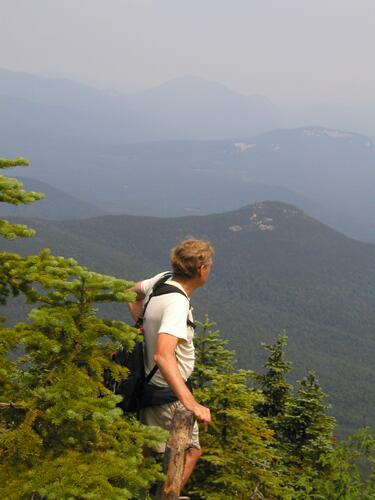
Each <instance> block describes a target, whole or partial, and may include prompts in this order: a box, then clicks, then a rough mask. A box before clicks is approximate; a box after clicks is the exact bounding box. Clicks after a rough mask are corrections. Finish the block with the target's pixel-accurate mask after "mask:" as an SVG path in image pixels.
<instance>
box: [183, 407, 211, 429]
mask: <svg viewBox="0 0 375 500" xmlns="http://www.w3.org/2000/svg"><path fill="white" fill-rule="evenodd" d="M188 410H190V411H192V412H193V413H194V415H195V418H196V419H197V420H198V422H200V423H201V424H204V425H207V424H209V422H211V412H210V409H209V408H206V407H205V406H203V405H200V404H199V403H196V404H195V405H194V406H193V407H192V408H188Z"/></svg>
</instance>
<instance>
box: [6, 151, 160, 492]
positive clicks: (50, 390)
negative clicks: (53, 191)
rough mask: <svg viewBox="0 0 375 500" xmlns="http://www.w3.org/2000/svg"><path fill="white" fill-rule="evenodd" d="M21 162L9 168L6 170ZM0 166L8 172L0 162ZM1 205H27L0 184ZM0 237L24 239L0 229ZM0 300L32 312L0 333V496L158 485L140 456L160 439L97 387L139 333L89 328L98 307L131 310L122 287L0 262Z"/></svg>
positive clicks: (39, 264)
mask: <svg viewBox="0 0 375 500" xmlns="http://www.w3.org/2000/svg"><path fill="white" fill-rule="evenodd" d="M17 162H21V163H23V162H24V161H23V160H22V161H21V160H17V161H14V162H11V163H13V164H14V163H17ZM2 164H3V165H5V166H7V167H8V166H11V165H10V164H9V163H7V162H6V161H5V160H2ZM0 193H1V195H0V196H1V200H2V201H9V200H13V201H15V200H18V202H24V201H25V202H29V201H32V200H33V199H39V198H40V196H39V195H36V194H31V195H27V194H26V193H25V192H24V191H23V190H22V185H20V184H17V183H13V182H12V180H11V181H10V182H7V180H6V179H4V178H3V179H2V181H1V183H0ZM2 228H3V235H4V236H5V237H8V238H9V237H10V238H13V237H14V236H17V235H18V236H30V235H31V233H30V231H29V230H28V229H27V228H25V227H24V226H23V227H21V228H20V226H17V225H12V224H9V223H8V222H6V221H2ZM1 257H2V260H1V279H2V288H1V291H2V298H3V301H4V300H5V297H6V296H9V293H10V292H12V293H15V294H16V293H19V292H22V293H23V294H25V297H26V299H27V301H28V302H30V303H33V304H34V305H35V307H34V309H32V310H31V312H30V313H29V317H28V322H27V323H20V324H18V325H16V326H14V327H11V328H6V327H2V328H0V495H1V497H2V498H9V499H19V498H25V499H26V498H30V499H34V500H36V499H38V498H39V499H43V498H48V499H54V498H55V499H64V498H66V499H68V498H90V499H95V498H97V499H103V498H106V499H107V498H108V499H117V498H118V499H120V498H121V499H122V498H142V497H143V496H144V492H145V490H146V489H147V488H148V486H149V484H150V483H152V482H154V481H155V480H157V479H159V478H160V477H161V476H160V472H159V466H158V465H157V464H156V463H155V462H154V460H153V459H152V458H145V457H144V455H143V447H144V445H148V446H152V445H153V444H154V443H156V442H158V441H159V440H160V439H161V438H163V437H164V436H165V433H164V432H163V431H161V430H160V431H159V430H157V429H155V428H150V427H144V426H142V425H141V424H139V423H138V422H137V421H136V420H135V419H134V418H124V416H123V414H122V412H121V410H120V409H118V408H117V407H116V404H117V402H118V401H119V397H118V396H115V395H113V394H112V393H111V392H110V391H108V390H107V389H105V387H104V386H103V383H102V382H103V379H102V374H103V371H104V368H106V367H110V368H111V370H112V372H113V373H114V376H115V377H123V376H126V373H125V370H124V369H122V368H121V367H119V366H117V365H114V364H113V363H112V362H111V361H110V353H111V351H112V350H114V349H116V348H117V347H118V346H119V344H120V343H121V344H124V345H126V346H127V347H128V348H131V347H132V346H133V345H134V342H136V341H137V340H138V332H137V331H136V330H135V329H133V328H131V327H129V326H128V325H126V324H124V323H122V322H120V321H115V320H108V319H105V318H98V317H97V314H96V309H95V305H96V304H99V303H101V302H112V301H114V302H122V303H125V302H126V301H128V300H134V294H132V293H129V292H127V290H128V289H129V288H130V286H131V283H129V282H126V281H124V280H119V279H115V278H113V277H110V276H105V275H100V274H97V273H93V272H90V271H89V270H87V269H86V268H84V267H82V266H79V265H78V263H77V262H76V261H75V260H74V259H65V258H63V257H56V256H53V255H51V253H50V251H49V250H47V249H46V250H44V251H42V252H41V253H40V255H37V256H29V257H26V258H21V257H20V256H18V255H15V254H5V253H3V254H2V255H1Z"/></svg>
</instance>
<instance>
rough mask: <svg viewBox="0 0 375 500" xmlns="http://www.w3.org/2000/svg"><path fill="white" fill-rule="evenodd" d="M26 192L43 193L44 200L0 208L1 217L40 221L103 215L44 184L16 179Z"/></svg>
mask: <svg viewBox="0 0 375 500" xmlns="http://www.w3.org/2000/svg"><path fill="white" fill-rule="evenodd" d="M17 178H18V180H20V181H21V182H22V184H23V186H24V189H25V190H27V191H37V192H41V193H44V195H45V198H44V199H42V200H39V201H38V202H35V203H31V204H30V205H15V206H12V205H4V204H2V206H1V216H2V217H35V218H41V219H53V220H64V219H86V218H89V217H96V216H99V215H105V212H104V211H103V210H101V209H100V208H98V207H96V206H95V205H91V204H89V203H86V202H84V201H80V200H78V199H76V198H74V197H73V196H71V195H69V194H67V193H64V191H61V190H60V189H56V188H54V187H52V186H50V185H49V184H46V183H45V182H41V181H37V180H35V179H28V178H25V177H17Z"/></svg>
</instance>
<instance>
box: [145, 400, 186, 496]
mask: <svg viewBox="0 0 375 500" xmlns="http://www.w3.org/2000/svg"><path fill="white" fill-rule="evenodd" d="M194 422H195V417H194V414H193V413H192V412H191V411H188V410H185V409H182V410H176V412H175V414H174V416H173V420H172V425H171V430H170V433H169V438H168V441H167V444H166V448H165V454H164V465H163V471H164V473H165V474H167V479H166V481H165V483H164V484H163V485H160V486H159V488H158V491H157V493H156V497H155V498H156V499H157V500H176V499H178V497H179V495H180V492H181V483H182V476H183V472H184V465H185V452H186V450H187V448H188V446H189V444H190V442H191V435H192V432H193V426H194Z"/></svg>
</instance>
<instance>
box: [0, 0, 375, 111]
mask: <svg viewBox="0 0 375 500" xmlns="http://www.w3.org/2000/svg"><path fill="white" fill-rule="evenodd" d="M374 26H375V1H374V0H0V67H2V68H8V69H13V70H18V71H25V72H28V73H37V74H43V75H50V76H63V77H67V78H71V79H75V80H79V81H81V82H86V83H90V84H92V85H95V86H98V87H101V88H113V89H116V90H120V91H126V92H133V91H137V90H141V89H144V88H148V87H152V86H155V85H159V84H161V83H163V82H165V81H168V80H171V79H173V78H177V77H181V76H185V75H192V76H198V77H201V78H205V79H208V80H213V81H217V82H220V83H223V84H225V85H227V86H228V87H230V88H232V89H234V90H237V91H238V92H240V93H242V94H246V95H253V94H260V95H265V96H267V97H269V98H270V99H272V100H274V101H275V102H297V103H298V102H313V101H334V102H338V103H346V104H354V105H358V104H360V105H365V106H367V105H371V106H372V107H373V106H374V101H375V98H374V95H373V89H374V88H375V64H374V47H375V29H374Z"/></svg>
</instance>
